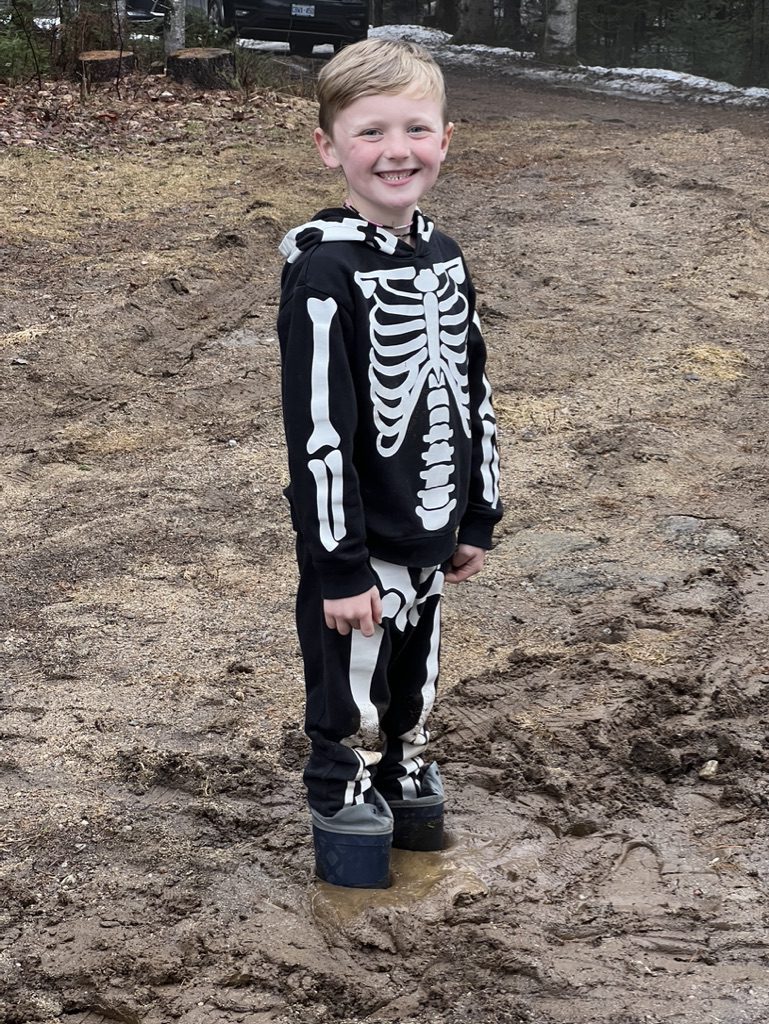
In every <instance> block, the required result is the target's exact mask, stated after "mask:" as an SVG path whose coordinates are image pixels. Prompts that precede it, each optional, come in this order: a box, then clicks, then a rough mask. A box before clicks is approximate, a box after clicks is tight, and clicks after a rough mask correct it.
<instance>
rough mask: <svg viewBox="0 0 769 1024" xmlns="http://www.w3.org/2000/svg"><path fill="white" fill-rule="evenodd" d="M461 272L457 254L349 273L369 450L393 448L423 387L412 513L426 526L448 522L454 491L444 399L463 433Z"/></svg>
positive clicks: (466, 424) (466, 418)
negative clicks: (356, 296)
mask: <svg viewBox="0 0 769 1024" xmlns="http://www.w3.org/2000/svg"><path fill="white" fill-rule="evenodd" d="M464 280H465V270H464V266H463V265H462V260H461V259H460V258H459V257H457V258H456V259H453V260H449V261H448V262H446V263H436V264H434V265H433V267H432V269H422V270H420V271H419V272H417V269H416V267H401V268H399V269H397V270H380V271H370V272H368V273H356V275H355V281H356V283H357V285H358V287H359V288H360V289H361V291H362V292H363V294H364V295H365V296H366V298H368V299H369V300H371V309H370V313H369V324H370V333H371V364H370V367H369V386H370V394H371V402H372V405H373V409H374V423H375V425H376V428H377V431H378V434H377V450H378V451H379V453H380V454H381V455H383V456H384V457H385V458H387V457H389V456H391V455H394V454H395V453H396V452H397V451H398V450H399V448H400V447H401V445H402V444H403V440H404V438H405V437H406V433H407V431H408V427H409V423H410V421H411V417H412V415H413V413H414V410H415V408H416V407H417V405H418V403H419V402H420V399H421V398H422V395H423V393H424V392H425V391H426V392H427V396H426V403H427V409H428V423H429V430H428V432H427V433H426V434H424V435H423V436H422V440H423V442H424V445H425V447H424V448H423V450H422V461H423V462H424V463H425V465H426V469H425V470H424V471H423V472H421V473H420V474H419V475H420V476H421V478H422V479H423V480H424V488H423V489H422V490H420V491H419V492H418V497H419V500H420V504H419V505H418V506H417V508H416V513H417V515H418V516H419V518H420V519H421V520H422V523H423V525H424V527H425V529H426V530H440V529H441V528H442V527H444V526H446V524H447V523H448V522H449V518H450V516H451V513H452V511H453V510H454V508H455V507H456V504H457V500H456V497H454V496H453V495H454V491H455V489H456V488H455V484H454V482H453V481H452V480H451V477H452V475H453V473H454V464H453V455H454V447H453V445H452V441H453V440H454V435H453V428H452V425H451V416H450V412H451V409H450V404H451V399H453V400H454V403H455V405H456V408H457V410H458V412H459V422H460V424H461V427H462V430H463V432H464V433H465V435H466V436H467V437H468V438H469V437H470V397H469V388H468V380H467V311H468V302H467V298H466V297H465V295H464V294H463V293H462V292H461V291H460V290H459V288H458V287H457V285H458V284H461V283H462V282H464Z"/></svg>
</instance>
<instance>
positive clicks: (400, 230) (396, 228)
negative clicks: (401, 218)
mask: <svg viewBox="0 0 769 1024" xmlns="http://www.w3.org/2000/svg"><path fill="white" fill-rule="evenodd" d="M344 208H345V210H349V211H350V212H351V213H355V214H357V215H358V216H359V217H362V218H363V220H367V221H368V222H369V224H373V225H374V227H377V228H384V229H385V230H386V231H389V232H390V233H391V234H393V235H395V237H396V238H409V237H410V236H411V231H412V225H413V223H414V213H415V212H416V211H415V210H413V211H412V212H411V216H410V217H409V219H408V220H407V221H406V223H405V224H380V222H379V221H377V220H372V219H371V218H370V217H367V216H366V214H365V213H361V211H360V210H358V209H357V208H356V207H354V206H353V205H352V203H351V202H350V201H349V200H347V199H346V200H345V202H344Z"/></svg>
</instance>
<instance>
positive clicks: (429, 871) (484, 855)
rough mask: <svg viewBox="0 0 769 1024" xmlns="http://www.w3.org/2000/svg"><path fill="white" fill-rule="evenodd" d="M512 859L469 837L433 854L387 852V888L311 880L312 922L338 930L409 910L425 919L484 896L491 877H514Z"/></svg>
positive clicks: (495, 845)
mask: <svg viewBox="0 0 769 1024" xmlns="http://www.w3.org/2000/svg"><path fill="white" fill-rule="evenodd" d="M514 862H515V857H514V853H513V851H512V849H511V848H510V847H509V845H508V844H502V845H501V846H500V844H498V843H489V842H485V843H482V844H478V843H477V842H473V839H472V838H471V837H466V838H465V837H463V838H457V839H456V840H454V841H453V842H452V845H451V846H450V847H449V848H447V849H445V850H441V851H439V852H437V853H412V852H410V851H407V850H393V853H392V863H391V874H392V885H391V887H390V888H389V889H345V888H344V887H342V886H337V885H329V884H328V883H326V882H321V881H316V882H315V888H314V891H313V894H312V898H311V909H312V914H313V917H314V918H315V920H316V921H317V922H318V923H323V924H332V925H336V926H342V925H344V924H346V923H348V922H351V921H353V920H354V919H355V918H358V917H360V916H361V915H370V914H371V913H372V911H375V912H379V913H381V912H382V911H391V910H394V911H400V910H413V909H414V905H415V904H417V903H419V904H420V905H421V906H420V913H421V914H422V915H423V916H424V914H425V913H428V914H429V910H430V908H432V911H433V913H432V914H429V916H431V917H435V916H445V912H446V911H447V910H448V909H450V908H451V907H452V906H455V905H456V904H457V903H458V902H460V901H465V900H468V901H469V900H473V899H475V898H476V897H478V896H483V895H485V894H486V893H487V892H488V891H489V886H488V882H490V881H491V878H492V877H493V876H494V875H495V874H499V873H502V874H504V875H505V876H506V877H508V878H509V877H515V875H516V874H517V872H516V870H515V864H514Z"/></svg>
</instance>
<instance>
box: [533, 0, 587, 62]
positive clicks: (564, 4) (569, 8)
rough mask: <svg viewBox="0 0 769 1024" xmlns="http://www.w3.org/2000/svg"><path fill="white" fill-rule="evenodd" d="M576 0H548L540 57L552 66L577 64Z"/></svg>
mask: <svg viewBox="0 0 769 1024" xmlns="http://www.w3.org/2000/svg"><path fill="white" fill-rule="evenodd" d="M577 6H578V0H548V3H547V17H546V20H545V38H544V41H543V44H542V56H543V57H544V58H545V60H548V61H552V63H554V64H578V63H579V60H578V58H577Z"/></svg>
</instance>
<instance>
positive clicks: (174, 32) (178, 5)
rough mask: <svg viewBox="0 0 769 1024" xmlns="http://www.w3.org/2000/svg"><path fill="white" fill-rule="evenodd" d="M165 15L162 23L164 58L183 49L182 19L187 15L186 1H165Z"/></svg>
mask: <svg viewBox="0 0 769 1024" xmlns="http://www.w3.org/2000/svg"><path fill="white" fill-rule="evenodd" d="M166 4H167V7H166V15H165V19H164V22H163V36H164V39H165V50H166V56H168V55H169V54H170V53H176V51H177V50H183V49H184V39H185V36H184V19H185V15H186V14H187V2H186V0H166Z"/></svg>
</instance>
